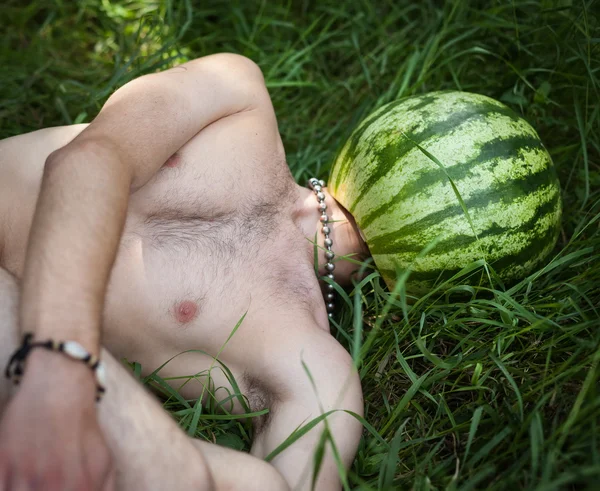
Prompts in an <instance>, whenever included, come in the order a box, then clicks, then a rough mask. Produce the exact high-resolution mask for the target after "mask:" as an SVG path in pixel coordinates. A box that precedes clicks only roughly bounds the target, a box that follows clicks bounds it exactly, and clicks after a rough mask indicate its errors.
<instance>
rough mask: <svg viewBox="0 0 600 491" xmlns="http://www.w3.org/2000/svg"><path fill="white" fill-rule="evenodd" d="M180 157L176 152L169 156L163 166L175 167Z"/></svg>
mask: <svg viewBox="0 0 600 491" xmlns="http://www.w3.org/2000/svg"><path fill="white" fill-rule="evenodd" d="M180 160H181V157H180V156H179V154H178V153H177V152H175V153H174V154H173V155H171V156H170V157H169V159H168V160H167V161H166V162H165V163H164V164H163V167H176V166H177V164H179V161H180Z"/></svg>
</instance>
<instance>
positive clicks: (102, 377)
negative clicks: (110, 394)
mask: <svg viewBox="0 0 600 491" xmlns="http://www.w3.org/2000/svg"><path fill="white" fill-rule="evenodd" d="M96 380H97V381H98V384H99V385H101V386H102V387H106V368H104V363H102V362H99V363H98V366H97V367H96Z"/></svg>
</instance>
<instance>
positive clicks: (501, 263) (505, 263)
mask: <svg viewBox="0 0 600 491" xmlns="http://www.w3.org/2000/svg"><path fill="white" fill-rule="evenodd" d="M559 228H560V227H559V224H557V225H556V226H555V227H551V228H549V229H548V230H547V231H546V232H545V233H544V234H543V235H542V236H540V237H538V238H537V239H536V240H534V241H533V242H531V243H530V244H529V246H528V247H526V248H525V249H523V250H522V251H520V252H519V253H516V254H511V255H509V256H505V257H503V258H501V259H499V260H497V261H495V262H491V263H490V264H491V265H492V267H493V268H494V270H495V271H496V272H497V273H498V274H499V275H500V278H502V279H503V280H505V281H508V280H512V281H515V280H518V279H519V278H518V277H514V275H513V276H511V277H507V276H506V274H503V269H505V268H509V267H511V266H514V265H518V264H524V263H525V262H527V261H531V259H532V258H536V260H535V261H534V262H533V263H532V264H531V265H530V267H529V269H528V270H527V271H525V272H524V274H529V273H531V272H532V271H534V270H535V269H536V268H538V267H539V266H540V264H541V262H542V261H543V260H544V259H545V257H539V255H540V254H541V253H542V252H543V250H544V248H545V247H546V246H547V245H548V244H550V243H552V244H553V243H554V242H555V241H556V237H558V233H559ZM465 266H466V264H465V265H463V266H462V267H460V268H453V269H446V270H432V271H411V273H410V276H409V277H408V282H407V290H408V291H409V292H412V291H420V292H421V293H424V292H425V291H426V289H424V288H420V289H416V288H414V287H412V288H411V283H417V282H420V283H425V284H427V285H429V287H430V288H431V287H433V286H434V285H435V284H438V283H440V282H443V281H446V280H449V279H450V278H452V277H453V276H454V275H456V274H458V273H459V272H460V271H461V270H462V269H463V267H465ZM402 270H403V268H402V267H399V271H402ZM380 273H381V274H382V275H383V276H387V277H391V278H395V277H396V271H393V270H391V269H381V270H380ZM472 274H473V272H471V273H469V277H472ZM469 283H470V284H473V283H474V282H473V281H472V280H469Z"/></svg>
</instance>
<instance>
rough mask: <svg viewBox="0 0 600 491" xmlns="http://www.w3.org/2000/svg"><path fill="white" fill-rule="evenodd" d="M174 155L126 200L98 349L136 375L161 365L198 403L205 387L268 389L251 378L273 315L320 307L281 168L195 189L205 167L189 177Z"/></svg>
mask: <svg viewBox="0 0 600 491" xmlns="http://www.w3.org/2000/svg"><path fill="white" fill-rule="evenodd" d="M184 150H185V149H184ZM175 158H176V159H177V160H178V161H177V162H176V164H177V165H176V166H174V167H169V166H168V165H167V166H166V167H165V168H163V169H162V170H161V172H160V173H159V175H158V176H157V178H156V180H155V181H154V182H151V183H150V185H149V186H147V187H146V188H144V190H143V193H140V194H139V195H137V196H135V195H134V196H133V197H132V202H131V206H130V208H131V211H130V215H129V217H128V221H127V225H126V229H125V232H124V235H123V239H122V242H121V247H120V250H119V253H118V257H117V260H116V263H115V266H114V268H113V273H112V276H111V281H110V284H109V288H108V294H107V300H106V308H105V315H104V318H105V328H104V335H105V343H106V345H107V347H108V348H109V349H110V350H111V351H112V352H113V353H114V354H115V355H117V356H118V357H120V358H127V359H128V360H130V361H137V362H138V363H140V364H141V365H142V370H143V372H145V373H150V372H152V371H154V370H156V369H157V368H158V367H161V366H163V365H164V367H163V368H162V370H161V372H160V375H161V376H163V377H166V378H167V379H170V380H171V381H172V382H173V383H172V385H173V386H175V387H176V388H178V389H180V390H182V393H183V394H184V395H186V396H187V397H191V398H195V397H198V396H199V395H200V394H204V395H205V396H206V395H207V394H209V393H210V390H208V389H207V387H208V388H210V387H213V389H214V390H217V389H216V388H219V387H220V388H221V389H219V390H220V391H221V392H222V394H220V395H219V396H218V397H221V396H222V397H225V398H227V397H229V395H230V392H231V391H232V390H235V387H242V388H243V390H244V392H246V393H254V394H265V393H269V390H268V388H266V386H265V387H263V389H260V388H259V385H260V384H257V383H256V382H252V381H253V380H254V381H256V379H257V375H259V374H260V365H261V360H263V359H265V357H266V356H268V353H269V351H270V350H276V349H277V347H276V346H273V345H272V344H273V343H272V342H271V341H270V333H271V332H272V330H273V329H277V317H278V316H279V315H291V316H306V315H313V314H315V312H317V311H318V309H322V308H323V305H322V304H323V301H322V296H321V292H320V289H319V287H318V283H317V280H316V278H315V275H314V271H313V269H312V265H311V263H310V256H309V255H307V253H306V245H305V244H306V239H305V238H304V237H303V236H302V235H301V234H300V232H299V231H298V230H297V228H296V227H295V226H294V224H293V222H292V220H291V218H290V206H291V205H292V204H293V200H294V199H295V197H294V194H293V189H294V186H295V185H294V182H293V180H292V178H291V176H289V175H288V176H285V174H283V173H282V176H280V177H279V178H278V179H275V180H271V182H270V185H269V186H263V187H262V189H261V187H260V185H257V183H256V182H253V183H247V185H245V184H244V182H243V181H239V179H240V176H237V177H235V178H233V179H232V181H231V182H229V181H228V180H224V179H223V177H222V176H220V177H219V176H216V175H215V176H213V179H208V180H209V181H210V182H212V183H213V184H211V185H210V188H211V189H210V191H205V186H204V185H203V183H205V182H206V175H205V176H204V178H202V177H201V174H199V173H205V172H207V171H206V170H200V171H198V170H195V169H196V167H197V166H196V165H194V162H193V161H192V160H190V159H193V158H194V154H193V153H192V152H189V153H186V152H185V151H183V152H181V154H180V155H177V156H176V157H175ZM280 164H281V163H280ZM283 165H285V164H283ZM286 170H287V169H286ZM283 177H286V179H285V180H284V179H283ZM169 189H170V191H169ZM231 377H233V378H234V380H233V381H232V380H230V378H231ZM207 390H208V391H207ZM261 397H262V396H261ZM235 409H237V410H240V409H241V406H240V404H239V403H237V404H235Z"/></svg>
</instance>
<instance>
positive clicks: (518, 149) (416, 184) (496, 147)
mask: <svg viewBox="0 0 600 491" xmlns="http://www.w3.org/2000/svg"><path fill="white" fill-rule="evenodd" d="M533 149H536V150H543V149H544V146H543V145H542V143H541V142H540V140H539V139H538V138H535V137H532V136H525V135H519V136H513V137H510V138H504V139H501V138H498V139H495V140H490V141H488V142H485V143H484V144H483V145H481V147H480V149H479V153H478V154H477V155H475V156H474V157H473V158H472V159H471V160H470V161H468V162H465V163H464V164H459V165H455V166H453V167H449V168H447V169H446V172H447V173H448V175H449V176H450V178H451V179H452V180H453V181H454V182H455V183H457V182H458V181H460V180H462V179H464V178H465V177H467V176H469V175H470V174H471V170H472V169H473V167H475V166H477V165H479V163H483V162H486V161H490V160H492V159H495V160H500V159H507V158H511V157H514V159H515V160H521V161H523V162H525V157H524V156H523V154H522V152H523V151H528V150H533ZM495 163H497V162H495ZM548 165H551V163H550V159H548ZM491 170H492V171H493V166H492V169H491ZM446 172H444V169H440V168H439V167H438V166H435V167H433V168H429V169H421V170H420V171H419V172H417V173H415V174H416V179H414V180H413V181H411V182H410V183H408V184H407V185H405V186H403V187H402V189H401V190H400V192H399V193H398V194H396V195H395V196H394V197H393V198H392V199H390V200H389V201H387V202H386V203H384V204H383V205H381V206H380V207H379V208H376V209H374V210H373V211H371V212H370V213H369V214H368V215H365V216H364V217H363V218H361V220H360V227H361V228H362V229H363V230H364V229H366V228H367V227H368V226H369V225H370V224H371V223H373V221H375V220H376V219H377V218H379V217H380V216H381V215H383V214H385V213H386V212H387V210H388V209H389V208H390V207H391V206H394V205H396V204H397V203H399V202H400V201H402V200H404V199H406V198H407V197H409V196H412V195H414V194H417V193H421V192H423V191H424V190H425V189H427V188H428V187H429V186H431V185H433V184H437V183H439V182H440V181H447V177H446Z"/></svg>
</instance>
